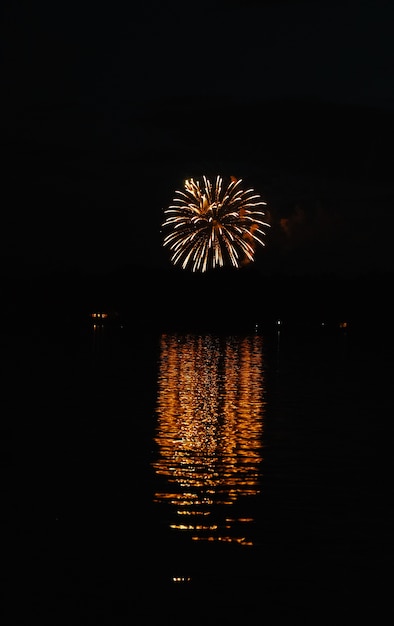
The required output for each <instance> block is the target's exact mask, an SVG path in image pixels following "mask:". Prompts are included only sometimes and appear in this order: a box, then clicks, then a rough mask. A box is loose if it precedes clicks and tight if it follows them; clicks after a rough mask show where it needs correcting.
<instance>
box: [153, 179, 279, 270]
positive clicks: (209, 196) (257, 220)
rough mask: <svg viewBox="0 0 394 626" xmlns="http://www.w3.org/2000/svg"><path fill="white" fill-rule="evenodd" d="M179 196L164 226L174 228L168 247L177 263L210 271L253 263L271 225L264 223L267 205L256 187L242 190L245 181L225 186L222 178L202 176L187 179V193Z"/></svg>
mask: <svg viewBox="0 0 394 626" xmlns="http://www.w3.org/2000/svg"><path fill="white" fill-rule="evenodd" d="M175 194H176V195H175V198H174V199H173V204H172V205H171V206H169V207H168V209H166V210H165V211H164V214H165V220H164V223H163V227H164V228H168V229H170V232H169V233H168V234H166V235H165V236H164V241H163V245H164V246H165V247H168V248H169V249H170V250H171V253H172V255H171V261H172V263H173V264H174V265H181V266H182V268H183V269H186V268H187V267H189V268H191V269H192V271H193V272H205V271H206V270H207V269H209V268H212V269H213V268H216V267H221V266H223V265H226V264H230V265H232V266H233V267H240V266H241V265H244V264H245V263H250V262H251V261H254V256H255V248H256V246H257V245H262V246H264V245H265V243H264V239H263V238H264V236H265V232H264V230H263V228H265V227H268V226H269V224H267V222H265V221H263V218H264V217H265V212H264V210H263V208H262V207H263V206H265V205H266V202H263V201H262V200H261V199H260V196H259V195H258V194H256V193H255V192H254V190H253V189H246V190H245V189H243V188H242V180H241V179H239V180H237V179H236V178H234V177H231V178H230V183H229V184H228V185H227V186H224V185H223V179H222V177H221V176H217V177H216V179H215V181H214V182H213V183H212V182H211V181H210V180H209V179H208V178H207V177H206V176H203V177H202V180H198V179H197V180H195V179H193V178H190V179H188V180H186V181H185V185H184V190H183V191H179V190H177V191H176V192H175Z"/></svg>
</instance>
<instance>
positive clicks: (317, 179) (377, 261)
mask: <svg viewBox="0 0 394 626" xmlns="http://www.w3.org/2000/svg"><path fill="white" fill-rule="evenodd" d="M393 17H394V11H393V8H392V5H391V3H389V2H384V1H383V0H374V1H372V0H371V1H365V2H363V3H358V2H355V1H352V0H343V1H341V2H339V1H338V2H335V1H334V2H332V1H330V2H328V1H327V2H325V1H323V2H312V1H311V2H308V1H306V0H304V1H302V0H299V1H294V2H286V1H285V0H278V1H276V2H274V1H271V2H270V1H265V2H264V1H261V2H259V1H257V0H256V1H243V2H236V1H232V2H224V1H223V2H204V1H203V2H200V3H198V4H193V5H190V4H187V3H186V4H184V3H181V2H170V3H162V2H156V1H150V2H146V3H144V5H143V6H135V4H134V3H125V2H117V1H114V2H111V3H93V2H91V3H90V2H88V3H86V2H73V1H71V2H63V1H62V0H60V1H58V2H51V1H49V0H48V1H47V2H46V1H42V0H39V1H37V2H11V1H7V0H6V1H5V2H3V8H2V29H1V38H2V68H1V93H2V98H1V99H2V115H1V135H2V140H1V144H2V151H3V156H4V159H5V166H4V165H3V168H2V173H3V182H2V206H3V210H2V227H1V231H0V232H1V255H0V256H1V261H2V275H3V276H17V275H21V274H29V273H31V274H40V273H48V272H49V273H50V272H57V271H62V272H63V271H67V270H69V269H71V270H73V271H74V270H77V271H82V272H88V273H102V272H107V271H112V270H114V269H115V270H116V268H122V267H123V266H137V267H144V266H145V267H152V268H170V267H171V265H170V263H169V255H168V254H167V253H166V251H165V250H163V248H162V245H161V243H162V233H161V223H162V220H163V210H164V209H165V208H166V207H167V206H168V205H169V204H170V203H171V200H172V199H173V196H174V191H175V189H177V188H180V187H181V186H182V184H183V181H184V179H185V178H186V177H198V176H201V175H202V174H207V175H212V176H216V175H217V174H221V175H222V176H223V177H225V178H227V177H230V176H236V177H238V178H242V179H244V180H245V183H246V184H247V185H248V186H251V187H253V188H254V189H256V191H257V192H258V193H259V194H260V195H261V196H262V198H263V199H264V200H265V201H266V202H267V211H268V213H267V215H268V220H269V222H270V224H271V228H270V230H269V232H268V233H267V237H266V242H267V245H266V247H265V248H263V249H260V250H259V252H258V254H257V256H256V266H257V267H259V268H260V269H261V270H262V271H263V272H265V273H267V274H271V273H276V272H281V273H284V274H308V273H313V274H316V273H317V274H319V273H324V274H326V273H330V272H334V273H338V274H344V275H354V274H356V275H357V274H360V273H361V274H368V273H371V272H386V271H390V272H391V271H393V270H394V267H393V254H392V243H391V242H392V226H393V208H394V207H393V200H394V182H393V156H392V146H393V141H394V123H393V121H394V85H393V68H394V43H393V42H394V40H393V37H392V28H393Z"/></svg>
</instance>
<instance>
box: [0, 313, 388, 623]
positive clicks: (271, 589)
mask: <svg viewBox="0 0 394 626" xmlns="http://www.w3.org/2000/svg"><path fill="white" fill-rule="evenodd" d="M1 345H2V381H3V385H2V397H1V400H2V403H1V468H2V481H1V483H2V487H1V496H2V507H1V508H2V513H1V531H2V533H1V534H2V558H1V562H2V567H1V575H2V579H1V588H2V595H3V600H2V602H1V611H2V615H1V618H2V621H1V623H2V624H30V623H33V622H34V623H39V624H55V625H56V624H59V625H60V624H70V625H71V624H81V625H85V624H148V623H149V624H151V623H152V622H153V623H155V622H156V623H160V624H169V625H170V624H185V625H187V624H239V623H247V622H249V623H266V622H267V621H268V623H276V621H277V620H279V619H289V620H290V619H302V620H303V621H308V622H310V623H314V624H315V623H319V624H321V623H326V622H327V623H328V622H332V621H333V620H335V622H336V623H338V622H339V623H349V621H351V622H352V623H353V622H355V621H358V620H359V619H361V618H363V619H364V618H365V617H367V618H368V619H373V620H374V622H375V623H382V622H383V619H384V620H385V621H386V620H387V619H388V612H391V593H392V592H391V577H392V575H391V572H392V565H393V560H392V535H393V489H392V477H391V469H392V465H393V464H392V455H393V451H392V442H393V439H392V432H393V429H392V421H393V410H392V409H393V402H392V393H393V353H392V342H389V341H388V336H387V331H386V330H385V329H376V328H372V329H368V331H366V330H365V329H362V328H359V329H357V330H354V331H353V330H352V329H351V328H348V329H340V328H339V327H338V328H336V327H333V328H323V327H321V328H316V329H314V330H308V329H298V330H294V329H293V330H287V329H286V328H282V329H281V330H280V332H278V330H277V329H276V328H275V329H271V330H268V331H264V332H261V333H260V332H255V333H249V334H234V335H231V334H225V335H220V334H215V333H213V334H212V333H211V334H195V333H187V332H183V333H175V332H171V333H166V332H158V331H154V332H152V333H150V332H147V331H146V329H144V330H143V332H142V331H141V330H140V329H139V328H132V327H125V328H121V327H120V326H116V327H115V326H114V327H111V326H107V327H103V328H101V327H97V328H96V329H95V328H94V327H93V325H92V326H90V325H87V326H86V327H84V328H82V329H78V331H74V330H70V329H68V328H65V327H62V326H59V328H58V329H57V330H56V332H54V331H53V329H52V331H51V332H50V333H45V332H42V331H36V330H34V328H33V329H29V328H28V327H26V328H23V329H20V330H16V329H13V330H12V332H6V331H5V330H4V332H3V334H2V341H1Z"/></svg>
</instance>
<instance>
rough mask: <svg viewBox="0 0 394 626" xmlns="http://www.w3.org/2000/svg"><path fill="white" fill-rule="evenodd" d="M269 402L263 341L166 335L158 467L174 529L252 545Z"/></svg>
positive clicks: (159, 498) (158, 497) (159, 496)
mask: <svg viewBox="0 0 394 626" xmlns="http://www.w3.org/2000/svg"><path fill="white" fill-rule="evenodd" d="M264 396H265V381H264V367H263V338H262V337H261V336H260V335H257V334H255V335H251V336H245V337H235V336H234V337H232V336H226V337H219V336H216V335H192V334H189V335H177V334H163V335H162V336H161V339H160V363H159V373H158V395H157V408H156V411H157V426H156V436H155V442H156V444H157V451H158V454H157V459H156V460H155V461H154V463H153V467H154V469H155V472H156V474H157V477H158V484H160V488H159V489H158V490H157V493H156V494H155V502H157V503H161V504H162V505H164V506H167V507H168V516H169V520H171V521H169V526H170V527H171V528H173V529H176V530H178V531H182V530H183V531H186V532H189V533H190V535H191V537H192V538H193V540H205V541H226V542H228V541H230V542H236V543H240V544H242V545H251V543H252V542H251V540H250V538H248V537H247V534H248V531H249V530H250V531H251V529H252V526H253V522H254V520H255V517H254V514H253V512H252V513H251V512H250V511H249V510H248V509H249V508H251V510H252V511H253V506H254V507H255V509H256V508H257V505H256V502H255V501H256V495H257V494H258V493H259V492H260V482H261V469H262V468H261V466H262V447H263V417H264V409H265V400H264Z"/></svg>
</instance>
